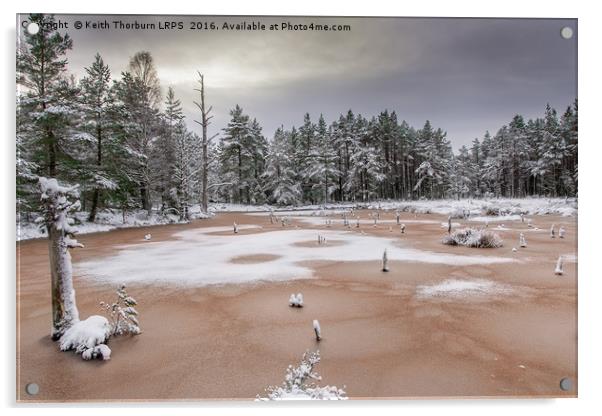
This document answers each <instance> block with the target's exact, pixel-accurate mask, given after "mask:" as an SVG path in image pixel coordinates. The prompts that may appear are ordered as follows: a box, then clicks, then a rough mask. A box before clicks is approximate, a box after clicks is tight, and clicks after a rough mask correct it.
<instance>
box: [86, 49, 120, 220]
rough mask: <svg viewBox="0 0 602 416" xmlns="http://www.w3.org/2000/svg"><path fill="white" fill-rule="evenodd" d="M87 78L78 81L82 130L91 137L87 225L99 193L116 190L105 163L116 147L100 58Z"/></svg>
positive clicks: (106, 75)
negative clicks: (90, 194) (90, 197)
mask: <svg viewBox="0 0 602 416" xmlns="http://www.w3.org/2000/svg"><path fill="white" fill-rule="evenodd" d="M85 70H86V76H85V77H84V78H82V80H81V83H80V84H81V90H82V96H81V101H82V107H83V113H84V117H83V124H84V125H83V130H85V131H86V132H88V134H90V136H91V137H93V143H91V144H92V145H93V149H94V150H93V151H92V152H91V153H92V157H91V159H92V160H91V163H90V164H89V165H88V166H89V168H88V170H89V173H90V177H89V178H86V179H87V180H88V181H89V182H90V187H91V188H92V205H91V207H90V214H89V215H88V221H90V222H94V220H95V219H96V213H97V210H98V207H99V205H100V203H101V193H102V192H103V191H111V190H115V189H116V188H117V186H118V185H117V183H116V181H115V179H114V176H115V172H114V169H111V167H114V166H111V161H109V162H108V163H107V161H106V160H105V159H106V158H107V156H109V157H110V153H111V151H112V149H114V147H115V143H114V137H113V134H112V128H113V126H112V123H113V118H112V107H113V101H114V100H113V93H112V91H111V87H110V84H109V83H110V80H111V71H110V69H109V67H108V66H107V65H106V64H105V63H104V61H103V59H102V57H101V56H100V54H98V53H97V54H96V56H95V57H94V62H93V63H92V65H91V66H89V67H87V68H85Z"/></svg>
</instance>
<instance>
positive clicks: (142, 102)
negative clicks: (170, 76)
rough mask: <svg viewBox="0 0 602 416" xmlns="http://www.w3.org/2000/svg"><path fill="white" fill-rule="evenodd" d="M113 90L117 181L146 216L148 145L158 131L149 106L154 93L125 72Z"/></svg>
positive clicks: (148, 204) (149, 202)
mask: <svg viewBox="0 0 602 416" xmlns="http://www.w3.org/2000/svg"><path fill="white" fill-rule="evenodd" d="M153 84H154V83H151V85H153ZM114 88H115V96H116V99H117V102H116V112H117V115H118V123H117V124H118V125H119V129H118V131H117V134H118V137H119V139H120V152H121V154H120V158H121V163H120V168H121V169H120V176H119V178H118V181H119V182H121V183H120V188H126V189H128V191H129V192H128V194H131V195H132V196H134V197H136V198H138V199H139V201H140V206H141V207H142V209H144V210H146V211H147V212H148V214H149V215H150V214H151V213H152V199H151V189H152V183H151V179H152V172H151V166H152V163H151V161H152V157H153V154H152V153H153V152H152V150H153V148H152V142H153V140H154V139H155V138H156V137H157V136H158V135H159V133H160V128H161V119H160V117H159V112H158V110H157V108H156V107H154V104H153V103H154V102H155V94H156V92H155V91H154V89H153V88H152V87H151V86H148V85H145V83H144V82H143V80H142V79H139V78H136V77H134V76H133V75H132V74H131V73H129V72H124V73H122V77H121V80H119V81H118V82H116V83H115V85H114ZM122 200H125V198H123V199H122Z"/></svg>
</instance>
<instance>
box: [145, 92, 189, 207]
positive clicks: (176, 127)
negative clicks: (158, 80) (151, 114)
mask: <svg viewBox="0 0 602 416" xmlns="http://www.w3.org/2000/svg"><path fill="white" fill-rule="evenodd" d="M163 106H164V107H165V111H164V112H163V114H162V115H161V119H162V122H161V123H160V124H159V125H158V131H157V137H156V138H155V139H154V140H153V142H152V143H151V160H150V161H149V170H150V178H151V183H152V188H153V191H154V192H155V193H156V195H157V196H158V197H160V198H161V207H162V210H163V211H164V210H165V209H170V210H176V211H178V212H180V213H181V210H182V208H183V207H182V206H181V205H182V187H183V186H184V184H183V182H182V177H181V173H182V172H181V171H180V172H179V173H180V177H179V178H176V177H175V174H176V166H177V165H178V162H180V164H179V165H180V168H182V165H181V162H182V161H181V160H180V161H176V152H177V149H176V147H177V145H178V144H177V143H176V142H177V141H178V140H180V145H181V144H182V141H183V138H184V136H185V135H186V133H187V131H186V125H185V123H184V114H183V112H182V103H181V102H180V100H178V99H177V98H176V95H175V92H174V90H173V88H172V87H168V88H167V94H166V95H165V101H164V103H163ZM180 150H182V149H180Z"/></svg>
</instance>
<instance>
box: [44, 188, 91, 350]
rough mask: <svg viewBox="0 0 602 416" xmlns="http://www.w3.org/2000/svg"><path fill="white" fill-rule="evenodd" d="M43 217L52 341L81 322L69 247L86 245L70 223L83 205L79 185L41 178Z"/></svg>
mask: <svg viewBox="0 0 602 416" xmlns="http://www.w3.org/2000/svg"><path fill="white" fill-rule="evenodd" d="M39 185H40V192H41V201H42V218H41V220H43V221H44V225H45V226H46V230H47V231H48V254H49V258H50V276H51V286H52V287H51V292H52V332H51V336H52V339H53V340H57V339H59V338H60V337H61V336H62V335H63V334H64V332H65V331H66V330H67V329H69V327H71V326H72V325H74V324H76V323H77V322H79V312H78V310H77V305H76V303H75V290H74V289H73V275H72V270H71V254H70V253H69V249H71V248H74V247H83V245H82V244H80V243H78V242H77V240H75V239H74V238H73V235H74V234H75V232H76V230H75V228H73V227H72V226H71V225H70V224H69V214H70V213H71V212H73V211H77V210H78V209H79V208H80V203H79V192H78V189H77V188H78V187H77V186H72V187H65V186H60V185H59V184H58V182H57V180H56V179H47V178H40V181H39Z"/></svg>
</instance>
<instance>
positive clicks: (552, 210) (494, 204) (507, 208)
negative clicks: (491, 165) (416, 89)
mask: <svg viewBox="0 0 602 416" xmlns="http://www.w3.org/2000/svg"><path fill="white" fill-rule="evenodd" d="M352 208H353V209H379V208H380V209H384V210H397V209H398V210H400V211H404V212H416V213H423V214H427V213H433V214H442V215H462V214H464V213H465V212H466V213H469V214H470V215H471V216H482V215H486V214H491V213H496V214H497V215H502V216H508V215H515V216H516V217H515V218H518V219H520V217H519V216H520V214H525V215H552V214H553V215H562V216H572V215H576V214H577V199H576V198H520V199H513V198H487V199H461V200H455V199H439V200H433V201H430V200H421V201H381V202H370V203H361V202H357V203H340V204H337V203H328V204H322V205H303V206H295V207H290V206H288V207H276V206H270V205H240V204H226V203H223V204H212V205H211V207H210V211H213V212H269V211H274V212H275V213H276V214H278V215H281V214H280V212H282V213H283V214H284V215H286V214H285V213H287V211H288V212H291V211H293V212H291V214H292V215H320V213H321V212H323V211H324V210H328V211H330V210H345V209H347V210H348V209H352ZM299 211H306V213H305V214H301V213H300V212H299Z"/></svg>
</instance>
